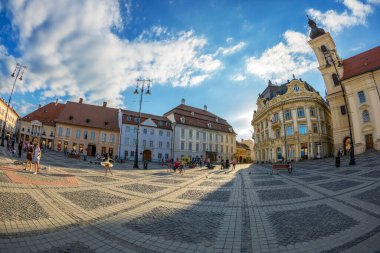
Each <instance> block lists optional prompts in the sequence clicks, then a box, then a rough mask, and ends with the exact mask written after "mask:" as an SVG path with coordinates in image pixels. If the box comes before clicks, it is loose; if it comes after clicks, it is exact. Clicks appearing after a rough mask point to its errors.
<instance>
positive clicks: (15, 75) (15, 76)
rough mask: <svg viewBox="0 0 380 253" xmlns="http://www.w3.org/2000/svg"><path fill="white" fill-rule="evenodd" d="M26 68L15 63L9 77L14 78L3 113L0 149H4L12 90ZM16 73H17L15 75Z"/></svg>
mask: <svg viewBox="0 0 380 253" xmlns="http://www.w3.org/2000/svg"><path fill="white" fill-rule="evenodd" d="M26 68H27V66H25V65H20V64H18V63H17V64H16V67H15V69H14V70H13V73H12V75H11V77H14V78H15V80H14V82H13V86H12V90H11V94H10V96H9V100H8V105H7V111H6V113H5V121H4V124H3V131H2V135H1V144H0V145H1V146H2V147H4V139H5V131H6V127H7V118H8V110H9V107H10V106H11V100H12V95H13V90H14V88H15V85H16V81H17V79H18V80H20V81H22V80H23V79H22V77H23V75H24V72H25V70H26ZM21 70H22V72H21ZM16 72H17V74H15V73H16ZM20 72H21V75H20Z"/></svg>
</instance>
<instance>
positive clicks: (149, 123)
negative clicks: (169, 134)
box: [141, 118, 157, 127]
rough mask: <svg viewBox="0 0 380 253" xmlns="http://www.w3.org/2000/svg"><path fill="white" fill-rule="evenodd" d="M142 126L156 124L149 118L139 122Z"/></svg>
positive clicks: (153, 125)
mask: <svg viewBox="0 0 380 253" xmlns="http://www.w3.org/2000/svg"><path fill="white" fill-rule="evenodd" d="M141 125H142V126H150V127H157V124H156V123H154V121H153V120H152V119H151V118H149V119H147V120H145V121H144V122H142V123H141Z"/></svg>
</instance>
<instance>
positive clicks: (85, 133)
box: [83, 131, 88, 140]
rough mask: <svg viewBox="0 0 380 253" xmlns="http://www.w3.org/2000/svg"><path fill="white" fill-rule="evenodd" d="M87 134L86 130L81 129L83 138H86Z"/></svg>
mask: <svg viewBox="0 0 380 253" xmlns="http://www.w3.org/2000/svg"><path fill="white" fill-rule="evenodd" d="M87 135H88V133H87V131H83V139H85V140H87Z"/></svg>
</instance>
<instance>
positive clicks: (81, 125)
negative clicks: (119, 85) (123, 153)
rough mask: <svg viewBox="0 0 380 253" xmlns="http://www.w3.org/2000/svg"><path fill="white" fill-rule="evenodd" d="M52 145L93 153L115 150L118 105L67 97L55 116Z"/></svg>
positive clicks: (115, 153) (72, 151) (70, 150)
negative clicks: (67, 99) (74, 100)
mask: <svg viewBox="0 0 380 253" xmlns="http://www.w3.org/2000/svg"><path fill="white" fill-rule="evenodd" d="M55 122H56V124H55V134H54V135H55V141H54V142H55V144H54V145H55V146H54V148H55V149H56V150H58V151H65V150H66V151H67V152H69V153H75V154H83V155H88V156H95V155H96V154H105V153H108V154H109V155H110V156H115V155H117V154H118V148H119V147H118V146H119V123H118V109H115V108H110V107H107V103H106V102H104V103H103V106H96V105H90V104H84V103H83V99H80V100H79V103H75V102H70V101H68V102H67V103H66V104H65V106H64V108H63V110H62V112H61V113H60V115H59V116H58V118H57V119H56V120H55Z"/></svg>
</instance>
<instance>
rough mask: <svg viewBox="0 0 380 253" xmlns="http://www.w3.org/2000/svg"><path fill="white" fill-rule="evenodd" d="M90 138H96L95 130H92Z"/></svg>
mask: <svg viewBox="0 0 380 253" xmlns="http://www.w3.org/2000/svg"><path fill="white" fill-rule="evenodd" d="M90 138H91V140H92V141H93V140H95V133H94V132H91V135H90Z"/></svg>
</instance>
